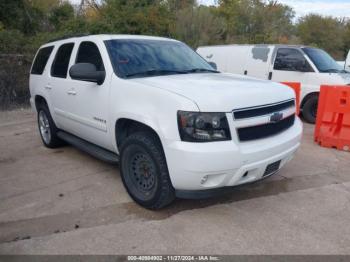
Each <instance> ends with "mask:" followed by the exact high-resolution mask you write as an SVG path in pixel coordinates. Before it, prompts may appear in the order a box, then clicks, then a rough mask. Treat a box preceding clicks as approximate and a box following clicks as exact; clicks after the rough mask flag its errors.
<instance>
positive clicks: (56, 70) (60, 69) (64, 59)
mask: <svg viewBox="0 0 350 262" xmlns="http://www.w3.org/2000/svg"><path fill="white" fill-rule="evenodd" d="M73 46H74V44H73V43H69V44H64V45H61V46H60V48H59V49H58V51H57V54H56V57H55V61H54V62H53V64H52V67H51V75H52V76H54V77H61V78H66V77H67V72H68V66H69V60H70V55H71V54H72V50H73Z"/></svg>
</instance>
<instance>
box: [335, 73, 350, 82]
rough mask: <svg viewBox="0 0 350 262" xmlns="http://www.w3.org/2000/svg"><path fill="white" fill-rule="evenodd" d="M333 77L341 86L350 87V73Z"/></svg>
mask: <svg viewBox="0 0 350 262" xmlns="http://www.w3.org/2000/svg"><path fill="white" fill-rule="evenodd" d="M331 77H333V78H334V81H335V82H337V83H339V84H340V85H350V73H339V74H335V73H333V74H331Z"/></svg>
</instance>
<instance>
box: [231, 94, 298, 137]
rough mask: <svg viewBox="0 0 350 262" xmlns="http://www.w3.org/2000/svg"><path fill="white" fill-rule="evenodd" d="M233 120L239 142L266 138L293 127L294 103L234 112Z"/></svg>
mask: <svg viewBox="0 0 350 262" xmlns="http://www.w3.org/2000/svg"><path fill="white" fill-rule="evenodd" d="M233 118H234V120H236V121H235V123H236V131H237V136H238V139H239V140H240V141H241V142H246V141H252V140H257V139H262V138H267V137H270V136H274V135H277V134H279V133H281V132H283V131H285V130H287V129H289V128H290V127H292V126H293V125H294V122H295V101H294V99H292V100H287V101H283V102H280V103H276V104H269V105H264V106H259V107H250V108H244V109H238V110H234V111H233Z"/></svg>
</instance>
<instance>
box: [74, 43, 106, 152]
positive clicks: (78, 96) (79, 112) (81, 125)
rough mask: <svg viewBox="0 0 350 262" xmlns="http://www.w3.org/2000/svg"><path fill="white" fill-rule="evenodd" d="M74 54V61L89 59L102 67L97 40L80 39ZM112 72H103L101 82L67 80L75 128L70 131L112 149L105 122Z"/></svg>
mask: <svg viewBox="0 0 350 262" xmlns="http://www.w3.org/2000/svg"><path fill="white" fill-rule="evenodd" d="M78 46H79V48H78V50H77V52H76V56H75V62H74V63H73V64H76V63H92V64H94V65H95V66H96V68H97V70H99V71H105V67H104V63H103V60H102V56H101V54H100V51H99V50H100V48H102V45H101V47H100V46H98V43H94V42H91V41H83V42H80V43H78ZM110 75H111V72H106V79H105V81H104V83H103V84H101V85H98V84H96V83H92V82H86V81H80V80H73V79H69V80H68V85H69V87H70V89H69V90H68V91H69V92H70V93H71V95H70V96H71V99H69V104H68V109H69V118H70V119H71V121H72V126H73V128H74V131H73V132H72V133H73V134H75V135H77V136H79V137H81V138H83V139H85V140H87V141H89V142H91V143H94V144H96V145H99V146H102V147H104V148H107V149H112V145H111V144H110V143H109V137H108V131H107V124H108V101H109V82H110Z"/></svg>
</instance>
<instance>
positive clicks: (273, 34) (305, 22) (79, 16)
mask: <svg viewBox="0 0 350 262" xmlns="http://www.w3.org/2000/svg"><path fill="white" fill-rule="evenodd" d="M99 33H113V34H146V35H157V36H166V37H172V38H176V39H178V40H181V41H184V42H186V43H187V44H189V45H190V46H192V47H193V48H196V47H197V46H199V45H213V44H229V43H280V44H305V45H312V46H316V47H320V48H323V49H325V50H326V51H328V52H330V53H331V54H332V55H333V56H334V57H335V58H337V59H343V58H344V56H345V54H346V53H347V51H348V50H349V49H350V21H349V20H347V19H340V18H336V17H331V16H329V17H325V16H321V15H317V14H309V15H306V16H304V17H300V18H296V14H295V12H294V10H293V9H292V8H291V7H290V6H288V5H285V4H281V3H279V2H278V1H276V0H267V1H264V0H217V1H216V5H215V6H204V5H199V4H198V3H197V1H195V0H81V1H80V4H77V5H73V4H72V3H71V2H69V1H64V0H3V1H1V2H0V54H10V53H11V54H14V53H15V54H25V55H33V54H34V53H35V51H36V49H37V48H38V47H39V46H40V45H41V44H43V43H44V42H46V41H48V40H50V39H53V38H59V37H61V36H64V35H74V34H99Z"/></svg>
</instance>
